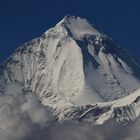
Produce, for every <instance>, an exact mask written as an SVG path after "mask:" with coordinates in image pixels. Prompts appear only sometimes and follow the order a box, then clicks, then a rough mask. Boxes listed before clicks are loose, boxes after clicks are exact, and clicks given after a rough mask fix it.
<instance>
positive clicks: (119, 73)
mask: <svg viewBox="0 0 140 140" xmlns="http://www.w3.org/2000/svg"><path fill="white" fill-rule="evenodd" d="M9 83H20V84H21V85H22V86H23V87H24V90H25V91H32V92H33V93H35V94H37V95H38V98H39V100H40V101H41V102H42V104H43V105H45V106H50V107H52V108H53V109H54V116H55V117H57V119H58V120H62V119H64V120H65V119H70V120H73V119H74V118H75V119H76V120H78V121H81V120H82V121H83V120H85V119H86V121H87V119H88V120H89V121H92V123H96V124H102V123H104V122H105V121H106V120H108V119H110V118H116V119H117V120H119V121H120V120H122V121H123V122H124V121H126V122H124V123H125V124H126V123H127V122H129V121H131V120H134V119H135V118H137V117H138V116H139V111H138V110H139V109H137V108H138V105H139V96H140V95H139V91H138V92H136V93H133V92H134V91H136V90H138V89H139V88H140V62H139V61H137V60H136V59H135V58H134V57H133V56H132V55H131V54H129V53H128V52H127V51H126V50H125V49H123V48H120V47H119V46H118V45H117V44H116V43H115V42H114V41H113V40H112V39H111V38H109V37H108V36H107V35H105V34H104V33H101V32H99V31H97V30H96V29H95V28H94V27H93V26H92V25H91V24H90V23H89V22H88V21H87V20H86V19H83V18H80V17H76V16H65V17H64V18H63V19H62V20H61V21H60V22H59V23H58V24H57V25H56V26H55V27H53V28H51V29H49V30H48V31H47V32H45V33H44V34H43V35H41V36H40V37H38V38H36V39H33V40H32V41H30V42H27V43H25V44H24V45H22V46H21V47H19V48H18V49H17V50H16V51H15V52H14V53H13V54H12V55H11V56H10V57H9V58H8V59H7V60H6V61H5V62H4V63H3V64H1V66H0V89H1V92H2V93H3V89H4V87H5V86H6V85H7V84H9ZM131 93H132V94H131ZM3 94H4V93H3ZM129 94H131V95H129ZM135 95H136V96H135ZM126 96H127V97H126ZM116 99H118V100H116ZM113 100H116V101H113ZM126 100H127V101H126ZM97 102H98V103H97ZM99 102H100V103H99ZM137 104H138V105H137ZM135 106H136V107H135ZM125 115H126V116H127V117H126V116H125ZM121 117H123V119H120V118H121ZM89 118H90V119H89ZM91 118H92V119H91ZM125 118H127V119H125ZM128 118H129V119H128ZM89 121H87V122H89Z"/></svg>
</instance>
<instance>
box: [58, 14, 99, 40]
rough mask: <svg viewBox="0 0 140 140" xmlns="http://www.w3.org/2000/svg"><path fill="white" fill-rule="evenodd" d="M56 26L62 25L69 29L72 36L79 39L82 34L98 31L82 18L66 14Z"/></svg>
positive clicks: (96, 32)
mask: <svg viewBox="0 0 140 140" xmlns="http://www.w3.org/2000/svg"><path fill="white" fill-rule="evenodd" d="M57 26H63V27H65V28H66V29H68V30H69V32H70V33H71V35H72V36H73V38H75V39H80V38H81V37H82V36H83V35H85V34H87V35H93V34H97V35H100V33H99V32H98V31H97V30H96V29H95V28H94V27H93V26H92V25H91V24H90V23H89V22H88V21H87V20H86V19H84V18H81V17H78V16H70V15H66V16H65V17H64V18H63V19H62V20H61V21H60V22H59V23H58V24H57Z"/></svg>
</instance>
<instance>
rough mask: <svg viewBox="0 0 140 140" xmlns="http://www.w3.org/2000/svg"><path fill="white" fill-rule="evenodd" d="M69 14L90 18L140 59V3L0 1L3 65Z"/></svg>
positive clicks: (130, 0) (109, 0)
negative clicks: (10, 56)
mask: <svg viewBox="0 0 140 140" xmlns="http://www.w3.org/2000/svg"><path fill="white" fill-rule="evenodd" d="M66 14H70V15H77V16H81V17H85V18H87V19H88V20H89V22H90V23H92V24H94V25H95V27H96V28H97V29H98V30H100V31H102V32H104V33H106V34H107V35H109V36H110V37H111V38H113V39H114V40H115V41H116V42H117V43H118V44H119V45H120V46H121V47H124V48H127V49H128V50H129V52H132V53H133V54H134V55H136V56H137V58H140V56H139V51H140V46H139V40H140V35H139V32H140V1H139V0H0V62H2V61H3V60H4V59H5V58H7V57H8V56H9V55H10V54H11V53H12V52H13V51H14V50H15V49H16V48H17V47H19V46H20V45H21V44H23V43H24V42H26V41H29V40H31V39H33V38H35V37H37V36H39V35H41V34H42V33H43V32H45V31H46V30H47V29H48V28H50V27H52V26H54V25H55V24H56V23H57V22H58V21H59V20H61V19H62V18H63V17H64V16H65V15H66Z"/></svg>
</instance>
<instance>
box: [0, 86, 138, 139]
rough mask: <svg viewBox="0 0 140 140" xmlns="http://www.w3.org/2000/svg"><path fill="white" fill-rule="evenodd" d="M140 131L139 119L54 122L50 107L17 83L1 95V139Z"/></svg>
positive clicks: (118, 135) (126, 135)
mask: <svg viewBox="0 0 140 140" xmlns="http://www.w3.org/2000/svg"><path fill="white" fill-rule="evenodd" d="M139 130H140V120H139V119H138V120H136V121H135V122H134V123H131V124H130V125H128V126H122V125H120V124H117V123H116V122H115V121H114V120H112V121H110V122H107V123H106V124H104V125H103V126H89V125H88V124H84V123H76V122H63V123H62V122H61V123H58V122H54V121H53V119H52V112H51V110H50V108H49V107H44V106H43V105H42V104H41V103H40V101H39V100H38V98H37V97H36V96H35V95H34V94H33V93H30V92H27V91H24V90H22V87H21V86H20V85H18V84H9V85H7V87H6V88H5V89H4V94H3V93H1V95H0V140H62V139H64V140H139V139H140V134H139Z"/></svg>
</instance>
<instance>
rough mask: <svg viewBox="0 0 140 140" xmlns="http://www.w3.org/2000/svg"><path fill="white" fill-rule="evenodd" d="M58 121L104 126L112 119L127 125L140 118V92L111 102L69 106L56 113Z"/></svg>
mask: <svg viewBox="0 0 140 140" xmlns="http://www.w3.org/2000/svg"><path fill="white" fill-rule="evenodd" d="M54 114H55V115H54V116H56V117H58V120H76V121H80V122H81V121H82V122H86V123H89V124H96V125H102V124H104V123H105V122H106V121H109V120H110V119H115V120H116V121H117V122H119V123H121V124H124V125H127V124H128V123H130V122H131V121H134V120H135V119H137V118H138V117H139V116H140V90H138V91H135V92H134V93H133V94H131V95H129V96H127V97H124V98H122V99H118V100H115V101H111V102H101V103H96V104H91V105H83V106H69V107H65V108H60V109H59V113H58V110H57V111H56V112H54Z"/></svg>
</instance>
